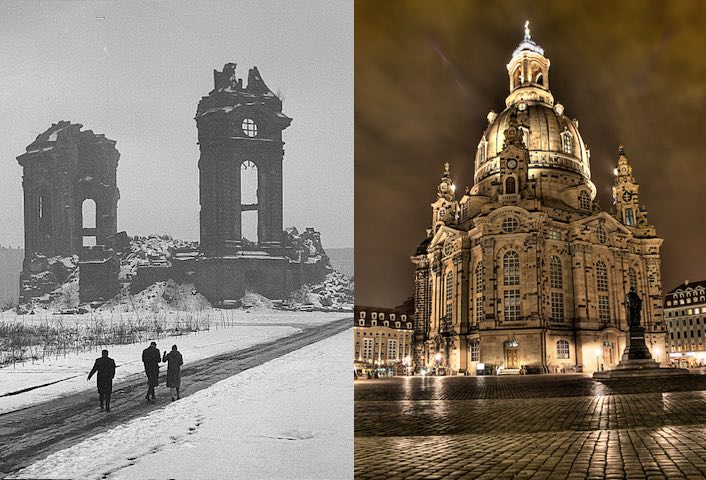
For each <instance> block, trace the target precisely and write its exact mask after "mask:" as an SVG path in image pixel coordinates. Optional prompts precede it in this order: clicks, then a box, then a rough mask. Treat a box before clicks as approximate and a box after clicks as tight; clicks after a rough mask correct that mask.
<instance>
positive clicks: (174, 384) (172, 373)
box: [162, 345, 184, 402]
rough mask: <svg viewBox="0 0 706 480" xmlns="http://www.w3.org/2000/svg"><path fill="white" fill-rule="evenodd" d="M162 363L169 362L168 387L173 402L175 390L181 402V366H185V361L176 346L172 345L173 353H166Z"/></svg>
mask: <svg viewBox="0 0 706 480" xmlns="http://www.w3.org/2000/svg"><path fill="white" fill-rule="evenodd" d="M162 361H163V362H167V387H169V388H170V391H171V393H172V402H173V401H174V390H176V398H177V400H179V398H180V397H179V387H181V366H182V365H183V364H184V359H183V358H182V356H181V353H179V350H177V346H176V345H172V351H171V352H169V353H167V351H166V350H165V351H164V355H163V356H162Z"/></svg>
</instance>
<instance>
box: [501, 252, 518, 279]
mask: <svg viewBox="0 0 706 480" xmlns="http://www.w3.org/2000/svg"><path fill="white" fill-rule="evenodd" d="M503 284H504V285H519V284H520V256H519V255H518V254H517V252H514V251H509V252H507V253H506V254H505V256H504V257H503Z"/></svg>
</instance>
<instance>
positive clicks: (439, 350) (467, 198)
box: [356, 27, 667, 374]
mask: <svg viewBox="0 0 706 480" xmlns="http://www.w3.org/2000/svg"><path fill="white" fill-rule="evenodd" d="M549 64H550V62H549V59H548V58H547V57H545V56H544V51H543V49H542V48H541V47H540V46H539V45H537V44H536V43H535V42H534V41H533V40H532V39H531V37H530V32H529V29H528V28H527V27H526V28H525V37H524V39H523V40H522V42H521V43H520V45H519V46H518V47H517V49H515V51H514V52H513V54H512V58H511V59H510V62H509V63H508V65H507V70H508V75H509V85H510V93H509V95H508V96H507V98H506V101H505V109H504V110H503V111H502V112H500V113H495V112H492V111H491V112H490V113H489V114H488V127H487V128H486V130H485V132H484V133H483V135H482V137H481V139H480V142H479V144H478V149H477V153H476V157H475V177H474V185H473V187H471V188H467V189H466V190H465V192H464V193H463V194H462V195H460V199H458V198H457V192H456V187H455V185H454V184H453V183H452V181H451V173H450V167H449V164H448V163H447V164H446V166H445V169H444V172H443V175H442V178H441V182H440V184H439V186H438V190H437V195H436V197H437V198H436V200H435V202H434V203H432V204H431V207H432V221H431V226H430V228H429V229H428V230H427V235H426V238H425V239H424V240H423V241H422V242H421V244H420V245H419V247H418V249H417V251H416V253H415V255H413V256H412V262H413V263H414V264H415V267H416V271H415V313H414V316H415V342H416V343H415V346H416V348H415V355H414V363H415V367H416V368H422V367H444V368H445V369H446V370H450V371H451V372H452V373H453V372H464V373H470V374H475V373H476V371H477V370H482V369H488V367H491V368H494V369H496V370H498V371H504V372H506V373H520V372H521V371H524V372H527V373H547V372H575V371H584V372H593V371H596V370H598V369H601V368H605V369H609V368H611V367H612V366H614V365H617V363H618V361H619V360H620V356H621V354H622V352H623V350H624V348H625V333H626V331H627V314H626V309H625V295H626V293H627V292H628V291H629V290H630V288H631V287H634V288H635V289H636V291H637V292H638V294H639V295H640V297H641V298H642V300H643V311H642V325H643V326H644V327H645V337H646V340H647V343H648V347H649V348H650V350H651V352H652V356H653V357H654V358H655V359H656V360H658V361H660V362H662V363H666V358H667V356H666V351H665V337H666V334H665V327H664V324H663V320H662V292H661V275H660V246H661V244H662V239H660V238H658V237H657V235H656V231H655V228H654V227H653V226H652V225H650V223H649V222H648V220H647V212H646V211H645V209H644V207H643V206H641V205H640V203H639V192H638V190H639V185H638V183H637V181H636V179H635V178H634V177H633V173H632V166H631V165H630V163H629V162H628V159H627V157H626V154H625V151H624V149H623V147H622V146H620V148H619V151H618V159H617V168H615V172H614V173H615V180H614V185H613V198H614V208H613V209H612V211H611V212H606V211H602V210H601V209H600V208H599V206H598V204H597V203H596V202H595V197H596V187H595V185H594V184H593V182H592V181H591V169H590V163H589V158H590V151H589V149H588V147H587V145H586V144H585V143H584V141H583V139H582V138H581V135H580V133H579V129H578V128H579V122H578V120H576V119H574V118H572V117H570V116H569V115H568V113H567V112H566V111H565V109H564V106H563V105H561V104H560V103H558V102H556V101H555V99H554V96H553V94H552V92H551V90H550V89H549ZM356 318H357V319H358V317H356ZM358 320H359V319H358Z"/></svg>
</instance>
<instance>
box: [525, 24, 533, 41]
mask: <svg viewBox="0 0 706 480" xmlns="http://www.w3.org/2000/svg"><path fill="white" fill-rule="evenodd" d="M530 38H532V37H531V35H530V29H529V20H525V40H529V39H530Z"/></svg>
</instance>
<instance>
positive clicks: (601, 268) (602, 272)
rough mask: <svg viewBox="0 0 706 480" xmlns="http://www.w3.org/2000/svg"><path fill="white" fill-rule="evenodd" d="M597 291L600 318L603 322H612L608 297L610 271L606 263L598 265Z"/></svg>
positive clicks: (599, 262) (600, 262)
mask: <svg viewBox="0 0 706 480" xmlns="http://www.w3.org/2000/svg"><path fill="white" fill-rule="evenodd" d="M596 289H597V290H598V318H599V319H600V320H601V321H603V322H608V321H609V320H610V298H609V296H608V269H607V268H606V266H605V263H603V262H602V261H600V260H599V261H598V262H597V263H596Z"/></svg>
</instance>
